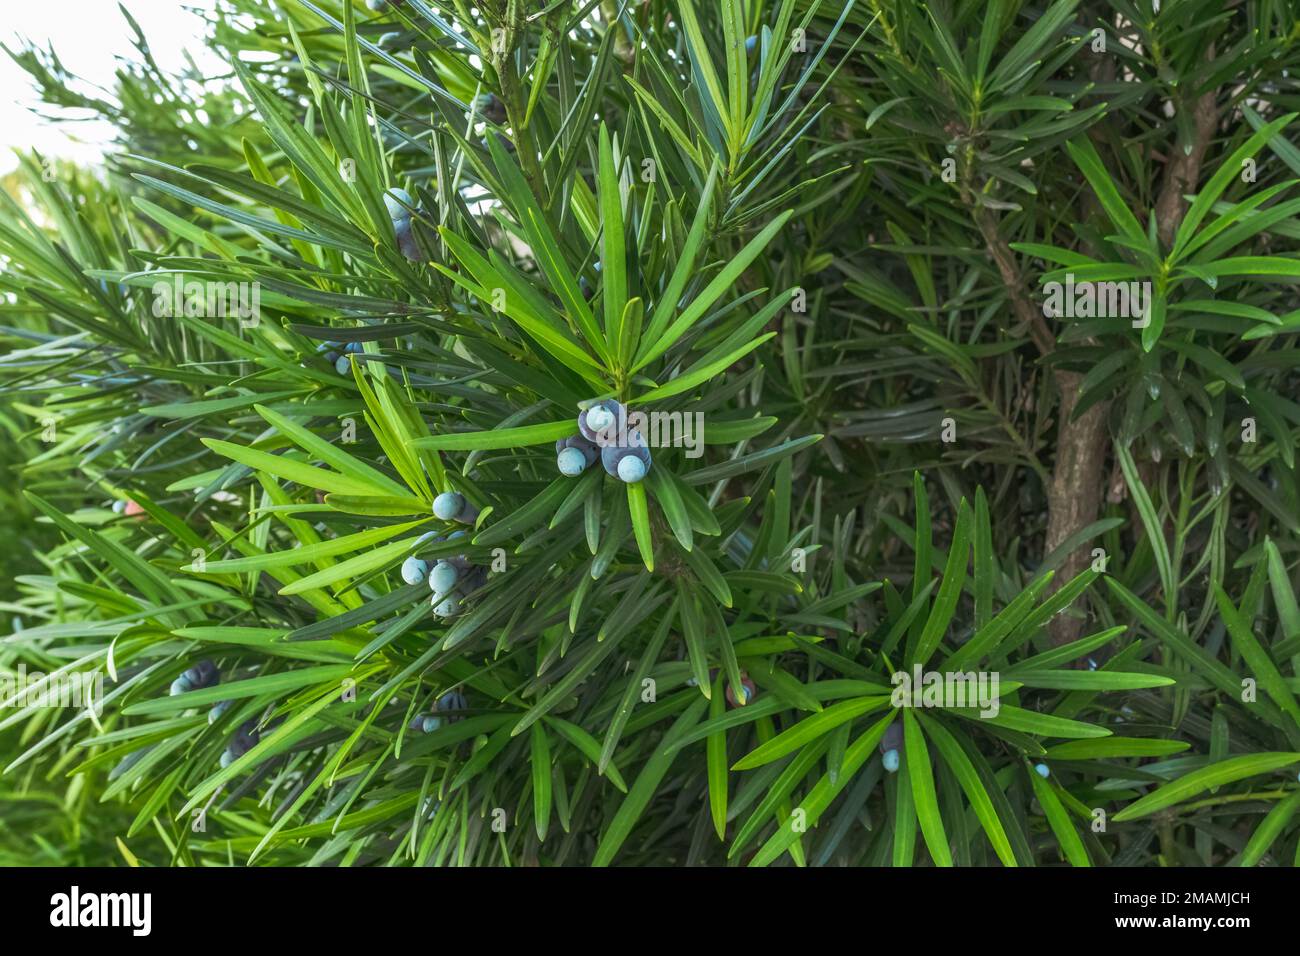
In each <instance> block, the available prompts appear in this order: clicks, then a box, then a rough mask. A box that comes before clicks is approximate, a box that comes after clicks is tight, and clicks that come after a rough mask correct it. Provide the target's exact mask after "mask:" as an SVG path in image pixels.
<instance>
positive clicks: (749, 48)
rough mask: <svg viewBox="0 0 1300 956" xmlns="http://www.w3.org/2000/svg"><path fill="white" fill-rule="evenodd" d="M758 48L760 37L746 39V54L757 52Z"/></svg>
mask: <svg viewBox="0 0 1300 956" xmlns="http://www.w3.org/2000/svg"><path fill="white" fill-rule="evenodd" d="M757 46H758V37H756V36H752V37H745V52H746V53H753V52H754V50H755V48H757Z"/></svg>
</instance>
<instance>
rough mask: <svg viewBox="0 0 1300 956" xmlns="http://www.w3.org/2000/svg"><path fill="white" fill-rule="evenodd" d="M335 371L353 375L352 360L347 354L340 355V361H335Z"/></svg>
mask: <svg viewBox="0 0 1300 956" xmlns="http://www.w3.org/2000/svg"><path fill="white" fill-rule="evenodd" d="M334 371H336V372H338V373H339V374H340V375H351V374H352V361H351V360H350V359H349V358H348V357H347V356H346V355H340V356H339V357H338V361H336V362H335V363H334Z"/></svg>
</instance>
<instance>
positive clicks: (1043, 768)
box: [1034, 763, 1052, 780]
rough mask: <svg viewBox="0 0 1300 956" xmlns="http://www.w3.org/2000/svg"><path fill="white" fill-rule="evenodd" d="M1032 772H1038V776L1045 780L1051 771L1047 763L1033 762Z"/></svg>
mask: <svg viewBox="0 0 1300 956" xmlns="http://www.w3.org/2000/svg"><path fill="white" fill-rule="evenodd" d="M1034 773H1036V774H1038V775H1039V776H1040V777H1042V778H1043V779H1044V780H1046V779H1047V778H1048V777H1049V776H1051V774H1052V771H1051V770H1050V769H1048V766H1047V764H1045V763H1036V764H1034Z"/></svg>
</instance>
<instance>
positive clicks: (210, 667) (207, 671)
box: [171, 660, 221, 697]
mask: <svg viewBox="0 0 1300 956" xmlns="http://www.w3.org/2000/svg"><path fill="white" fill-rule="evenodd" d="M220 683H221V672H220V671H219V670H217V665H216V664H214V663H212V661H208V660H203V661H199V662H198V663H197V664H195V665H194V666H193V667H191V668H190V669H189V670H187V671H185V672H184V673H182V674H181V676H180V677H178V678H176V679H175V680H174V681H172V686H171V695H172V696H173V697H175V696H176V695H177V694H184V693H187V692H188V691H192V690H202V689H203V688H205V687H215V686H216V685H217V684H220Z"/></svg>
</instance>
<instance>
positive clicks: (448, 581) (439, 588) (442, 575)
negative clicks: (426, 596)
mask: <svg viewBox="0 0 1300 956" xmlns="http://www.w3.org/2000/svg"><path fill="white" fill-rule="evenodd" d="M459 579H460V572H459V571H458V570H457V569H456V566H455V565H453V564H452V563H451V562H449V561H439V562H438V563H437V564H435V565H434V566H433V570H432V571H430V572H429V590H430V591H432V592H433V593H434V594H446V593H447V592H448V591H450V590H451V589H452V588H454V587H455V586H456V582H457V580H459Z"/></svg>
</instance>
